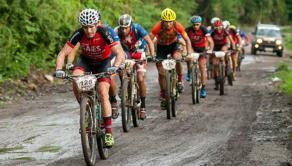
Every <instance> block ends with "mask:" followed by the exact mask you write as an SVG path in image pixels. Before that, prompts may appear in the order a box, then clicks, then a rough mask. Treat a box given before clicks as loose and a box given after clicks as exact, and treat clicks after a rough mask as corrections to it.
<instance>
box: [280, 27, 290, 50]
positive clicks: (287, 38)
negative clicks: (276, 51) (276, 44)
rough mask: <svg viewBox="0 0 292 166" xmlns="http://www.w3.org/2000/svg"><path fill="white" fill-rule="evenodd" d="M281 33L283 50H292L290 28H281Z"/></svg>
mask: <svg viewBox="0 0 292 166" xmlns="http://www.w3.org/2000/svg"><path fill="white" fill-rule="evenodd" d="M281 31H282V33H283V39H284V44H285V48H287V49H290V50H292V27H291V26H285V27H282V28H281Z"/></svg>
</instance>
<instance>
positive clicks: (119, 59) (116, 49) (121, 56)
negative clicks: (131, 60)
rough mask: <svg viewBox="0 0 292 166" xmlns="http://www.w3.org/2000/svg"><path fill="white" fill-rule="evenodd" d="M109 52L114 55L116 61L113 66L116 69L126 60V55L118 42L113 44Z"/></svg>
mask: <svg viewBox="0 0 292 166" xmlns="http://www.w3.org/2000/svg"><path fill="white" fill-rule="evenodd" d="M111 51H112V52H113V53H114V54H115V56H116V59H115V62H114V64H113V66H115V67H118V66H120V65H121V64H122V63H123V61H124V60H125V58H126V54H125V52H124V50H123V48H122V46H121V44H120V42H118V43H117V44H115V45H114V46H112V47H111Z"/></svg>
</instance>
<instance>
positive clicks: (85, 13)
mask: <svg viewBox="0 0 292 166" xmlns="http://www.w3.org/2000/svg"><path fill="white" fill-rule="evenodd" d="M99 20H100V13H99V12H98V11H97V10H94V9H84V10H82V11H81V12H80V14H79V22H80V24H81V25H83V26H85V25H94V24H96V23H97V22H98V21H99Z"/></svg>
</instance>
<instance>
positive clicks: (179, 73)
mask: <svg viewBox="0 0 292 166" xmlns="http://www.w3.org/2000/svg"><path fill="white" fill-rule="evenodd" d="M173 58H174V59H175V60H180V59H181V58H182V55H181V52H180V51H175V52H174V53H173ZM175 67H176V72H177V81H178V92H179V93H181V92H183V90H184V86H183V82H182V79H183V78H182V77H183V67H182V63H181V62H177V63H176V66H175Z"/></svg>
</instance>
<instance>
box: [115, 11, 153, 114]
mask: <svg viewBox="0 0 292 166" xmlns="http://www.w3.org/2000/svg"><path fill="white" fill-rule="evenodd" d="M115 31H116V33H117V34H118V36H119V37H120V40H121V44H122V47H123V49H124V51H125V52H126V54H127V57H128V58H129V59H140V58H141V54H142V53H141V52H139V50H137V49H143V51H145V49H146V45H143V43H144V41H145V42H146V44H147V45H148V48H149V52H150V55H151V56H154V45H153V42H152V40H151V38H150V37H149V35H148V32H147V31H146V30H145V29H144V28H143V27H141V26H140V25H139V24H137V23H133V20H132V17H131V16H130V15H128V14H123V15H121V16H120V18H119V26H118V27H116V28H115ZM139 43H141V45H140V46H139V45H138V47H139V48H136V45H137V44H139ZM135 67H136V68H137V73H138V74H137V78H138V79H137V80H138V84H139V90H140V92H139V93H140V97H141V108H140V114H139V115H140V119H142V120H144V119H145V118H146V112H145V111H146V110H145V99H146V85H145V72H146V62H144V63H143V64H136V65H135Z"/></svg>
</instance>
